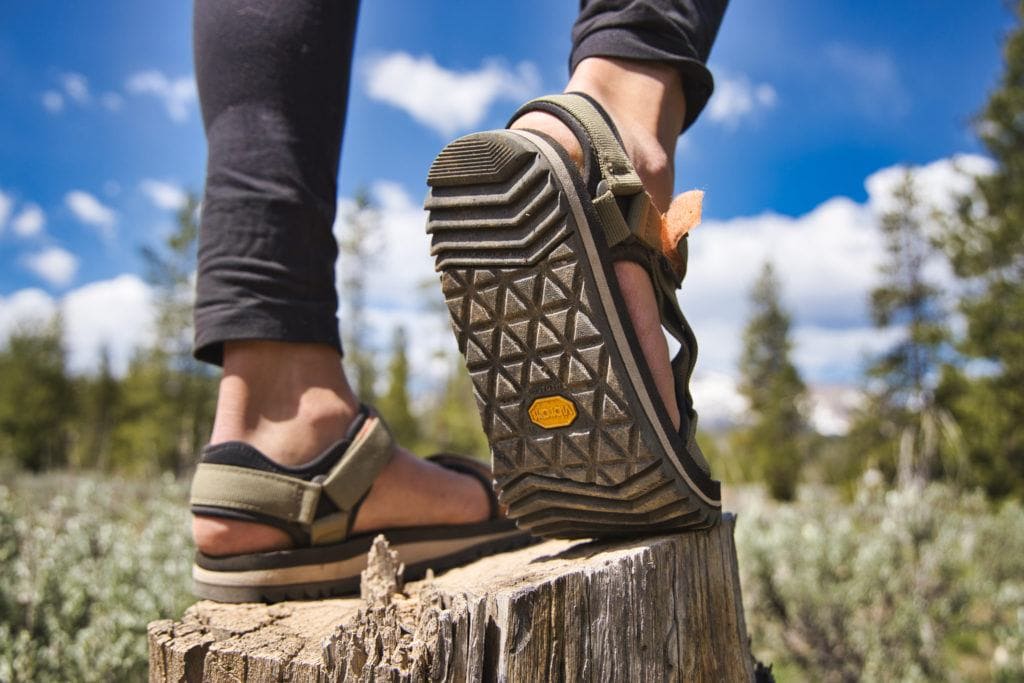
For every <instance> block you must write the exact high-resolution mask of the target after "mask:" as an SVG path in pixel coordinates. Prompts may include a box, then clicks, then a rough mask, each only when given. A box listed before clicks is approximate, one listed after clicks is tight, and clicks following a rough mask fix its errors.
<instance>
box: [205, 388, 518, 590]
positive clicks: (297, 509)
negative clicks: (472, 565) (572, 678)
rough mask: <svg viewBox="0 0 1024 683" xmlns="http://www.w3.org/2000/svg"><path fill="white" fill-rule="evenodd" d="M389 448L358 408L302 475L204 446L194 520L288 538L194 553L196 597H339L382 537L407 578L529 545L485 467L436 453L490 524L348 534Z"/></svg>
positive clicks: (246, 453)
mask: <svg viewBox="0 0 1024 683" xmlns="http://www.w3.org/2000/svg"><path fill="white" fill-rule="evenodd" d="M393 447H394V440H393V439H392V437H391V434H390V432H389V431H388V429H387V426H386V425H385V424H384V422H383V420H381V418H380V416H379V415H378V414H377V413H376V411H374V410H373V409H372V408H369V407H366V406H363V407H362V408H361V410H360V413H359V415H358V416H357V418H356V420H355V421H354V422H353V423H352V425H351V427H350V428H349V431H348V434H347V435H346V438H345V439H343V440H341V441H339V442H338V443H336V444H334V445H333V446H331V447H330V448H328V449H327V450H326V451H324V453H322V454H321V455H320V456H318V457H317V458H316V459H314V460H313V461H312V462H310V463H308V464H306V465H303V466H301V467H285V466H283V465H278V464H277V463H275V462H273V461H272V460H270V459H269V458H267V457H266V456H265V455H263V454H262V453H260V452H259V451H258V450H256V449H255V448H253V447H252V446H250V445H248V444H244V443H241V442H238V441H232V442H227V443H222V444H217V445H216V446H208V447H207V448H206V449H205V450H204V452H203V455H202V459H201V462H200V463H199V466H198V468H197V469H196V474H195V478H194V479H193V481H192V493H191V500H190V504H191V509H192V513H193V514H196V515H208V516H211V517H222V518H226V519H235V520H242V521H247V522H256V523H259V524H268V525H271V526H274V527H277V528H278V529H282V530H283V531H285V532H286V533H287V534H288V535H289V536H290V537H291V539H292V541H293V543H294V545H295V547H293V548H289V549H287V550H275V551H269V552H258V553H246V554H243V555H231V556H226V557H213V556H210V555H206V554H204V553H201V552H197V553H196V558H195V564H194V565H193V567H192V578H193V585H194V592H195V594H196V595H197V596H198V597H200V598H207V599H210V600H217V601H220V602H276V601H279V600H301V599H309V598H322V597H330V596H334V595H345V594H349V593H354V592H357V591H358V590H359V577H360V573H361V572H362V571H363V569H365V568H366V554H367V552H368V551H369V549H370V545H371V544H372V542H373V539H374V538H375V537H376V536H377V534H380V533H383V534H385V536H386V537H387V539H388V543H389V544H390V546H391V549H392V550H395V551H396V552H397V553H398V556H399V559H400V560H401V561H402V562H403V563H405V577H406V579H415V578H418V577H420V576H422V575H423V574H424V573H425V572H426V570H427V569H428V568H430V569H433V570H435V571H440V570H442V569H447V568H449V567H452V566H455V565H459V564H463V563H465V562H468V561H470V560H473V559H476V558H477V557H480V556H483V555H487V554H491V553H495V552H502V551H505V550H510V549H512V548H517V547H520V546H523V545H526V544H528V543H530V542H531V541H530V538H529V536H528V535H527V534H525V533H523V532H522V531H519V530H518V529H516V527H515V524H514V523H513V522H512V521H510V520H508V519H504V518H501V517H500V516H499V507H498V502H497V499H496V497H495V495H494V493H493V488H492V482H491V480H490V477H489V476H487V473H486V468H483V467H482V465H480V464H478V463H475V462H474V461H472V460H470V459H469V458H463V457H461V456H454V455H447V454H445V455H438V456H434V457H433V458H432V459H433V460H434V461H435V462H437V463H438V464H439V465H441V466H442V467H447V468H449V469H453V470H456V471H458V472H462V473H464V474H469V475H471V476H474V477H476V478H477V479H478V480H480V482H481V483H482V485H483V486H484V488H485V489H486V490H487V492H488V494H489V496H490V499H491V516H490V519H488V520H487V521H484V522H480V523H476V524H458V525H443V526H442V525H437V526H420V527H406V528H399V529H383V530H377V531H372V532H367V533H360V534H355V535H352V534H350V531H351V528H352V523H353V521H354V520H355V517H356V514H357V513H358V511H359V506H360V504H361V503H362V501H363V499H364V498H365V497H366V494H367V492H368V491H369V490H370V487H371V486H372V485H373V482H374V480H375V479H376V478H377V475H378V474H379V473H380V471H381V470H382V469H383V468H384V466H385V465H386V464H387V463H388V461H389V460H390V459H391V455H392V449H393Z"/></svg>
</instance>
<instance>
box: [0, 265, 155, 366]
mask: <svg viewBox="0 0 1024 683" xmlns="http://www.w3.org/2000/svg"><path fill="white" fill-rule="evenodd" d="M57 312H60V313H61V315H62V320H63V324H64V343H65V347H66V348H67V350H68V367H69V368H70V369H71V371H72V372H76V373H87V372H92V371H95V370H96V369H97V368H98V367H99V361H100V354H101V352H102V351H103V349H107V350H108V351H109V352H110V360H111V366H112V368H111V369H112V371H113V372H114V374H116V375H123V374H124V373H125V372H126V370H127V369H128V362H129V361H130V360H131V357H132V354H133V353H134V351H135V350H136V349H137V348H139V347H142V346H146V345H149V344H151V343H152V342H153V320H154V316H153V294H152V291H151V290H150V288H149V286H148V285H147V284H146V283H145V282H143V281H142V280H140V279H139V278H138V277H136V276H134V275H120V276H118V277H115V278H113V279H110V280H101V281H98V282H91V283H89V284H87V285H83V286H81V287H78V288H76V289H73V290H71V291H69V292H68V293H67V294H65V295H64V296H63V297H62V298H61V299H60V300H59V301H58V300H55V299H54V298H53V297H52V296H50V295H49V294H47V293H46V292H44V291H42V290H39V289H23V290H20V291H17V292H15V293H14V294H11V295H10V296H8V297H2V296H0V344H2V343H3V340H5V339H7V337H8V335H10V333H11V332H13V331H15V330H17V329H18V328H19V326H23V325H32V324H34V325H38V324H43V323H46V322H47V321H49V320H50V319H51V318H52V317H53V316H54V314H56V313H57Z"/></svg>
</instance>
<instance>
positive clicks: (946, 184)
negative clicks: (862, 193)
mask: <svg viewBox="0 0 1024 683" xmlns="http://www.w3.org/2000/svg"><path fill="white" fill-rule="evenodd" d="M995 168H996V164H995V162H994V161H992V159H989V158H988V157H983V156H978V155H977V154H955V155H953V156H951V157H949V158H946V159H939V160H937V161H933V162H931V163H930V164H925V165H923V166H904V165H899V166H890V167H888V168H883V169H881V170H880V171H876V172H874V173H872V174H871V175H870V176H868V178H867V180H865V181H864V186H865V187H866V188H867V191H868V196H869V203H870V204H871V208H872V209H874V210H875V211H876V212H879V213H883V212H885V211H889V210H891V209H892V208H893V207H894V199H893V191H894V190H895V189H896V187H897V186H898V185H899V183H900V182H901V181H902V179H903V174H904V173H905V172H906V171H907V170H911V171H913V174H914V188H915V190H916V191H917V194H918V196H919V198H920V199H921V202H922V204H923V205H924V206H925V209H926V211H927V210H933V209H934V210H937V211H943V212H948V211H951V210H953V209H954V208H955V206H956V199H957V197H959V196H962V195H965V194H968V193H970V192H971V190H972V189H973V187H974V180H973V179H974V177H975V176H980V175H988V174H990V173H992V172H993V171H995Z"/></svg>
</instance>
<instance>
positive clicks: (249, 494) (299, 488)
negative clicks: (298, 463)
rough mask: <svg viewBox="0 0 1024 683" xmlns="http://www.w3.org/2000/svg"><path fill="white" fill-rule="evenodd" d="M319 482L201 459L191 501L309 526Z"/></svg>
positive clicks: (196, 503) (312, 516) (193, 503)
mask: <svg viewBox="0 0 1024 683" xmlns="http://www.w3.org/2000/svg"><path fill="white" fill-rule="evenodd" d="M319 500H320V486H319V485H318V484H314V483H311V482H306V481H302V480H301V479H295V478H294V477H289V476H286V475H283V474H275V473H273V472H262V471H260V470H254V469H250V468H248V467H236V466H234V465H217V464H212V463H200V464H199V466H198V467H197V468H196V474H195V477H193V479H192V491H191V495H190V497H189V503H190V504H191V505H208V506H211V507H223V508H229V509H231V508H234V509H237V510H244V511H245V512H255V513H258V514H261V515H267V516H268V517H274V518H276V519H280V520H283V521H285V522H291V523H294V524H302V525H305V526H308V525H310V524H312V523H313V518H314V517H315V516H316V506H317V502H318V501H319Z"/></svg>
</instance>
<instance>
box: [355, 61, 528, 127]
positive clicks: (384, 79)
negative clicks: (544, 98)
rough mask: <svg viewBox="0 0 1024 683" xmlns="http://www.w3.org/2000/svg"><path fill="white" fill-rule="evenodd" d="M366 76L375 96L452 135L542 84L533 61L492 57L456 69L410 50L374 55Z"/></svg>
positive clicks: (372, 95)
mask: <svg viewBox="0 0 1024 683" xmlns="http://www.w3.org/2000/svg"><path fill="white" fill-rule="evenodd" d="M366 75H367V78H366V87H367V93H368V94H369V96H370V97H371V98H372V99H375V100H379V101H381V102H386V103H387V104H390V105H393V106H395V107H398V108H399V109H402V110H403V111H405V112H406V113H408V114H409V115H410V116H412V117H413V118H414V119H416V120H417V121H419V122H420V123H422V124H423V125H425V126H427V127H429V128H433V129H434V130H436V131H437V132H439V133H441V135H444V136H446V137H447V136H451V135H454V134H455V133H457V132H460V131H465V130H469V129H471V128H473V127H475V126H477V125H478V124H479V123H480V122H481V121H483V119H484V116H486V114H487V110H488V109H489V108H490V106H491V104H493V103H494V102H495V101H496V100H498V99H509V100H524V99H526V98H528V97H529V96H531V95H533V94H534V93H535V92H536V91H537V90H538V88H539V87H540V76H539V75H538V73H537V69H536V67H535V66H534V65H533V64H530V63H527V62H524V63H522V64H520V65H519V66H517V67H516V69H515V70H512V69H509V68H508V67H506V66H504V65H502V64H501V63H499V62H497V61H488V62H485V63H484V64H483V65H482V66H481V67H480V68H479V69H477V70H475V71H450V70H448V69H445V68H444V67H441V66H439V65H438V64H437V63H436V62H435V61H434V59H433V57H430V56H429V55H425V56H423V57H419V58H417V57H413V56H412V55H409V54H407V53H405V52H395V53H391V54H389V55H385V56H383V57H378V58H376V59H373V60H371V62H370V64H369V67H368V68H367V69H366Z"/></svg>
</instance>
